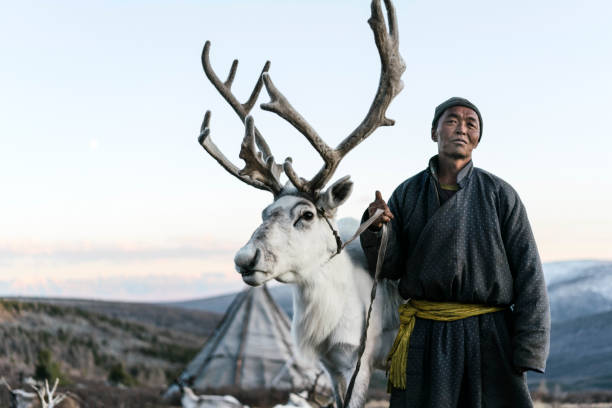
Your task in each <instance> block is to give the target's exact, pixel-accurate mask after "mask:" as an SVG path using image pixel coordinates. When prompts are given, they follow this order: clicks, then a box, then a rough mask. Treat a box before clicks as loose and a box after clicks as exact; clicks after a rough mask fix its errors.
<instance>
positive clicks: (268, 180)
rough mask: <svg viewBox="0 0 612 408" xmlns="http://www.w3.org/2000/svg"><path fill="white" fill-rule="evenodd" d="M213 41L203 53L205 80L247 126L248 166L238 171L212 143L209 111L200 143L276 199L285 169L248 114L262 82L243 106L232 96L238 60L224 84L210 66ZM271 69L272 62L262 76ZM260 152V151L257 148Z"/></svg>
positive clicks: (244, 153)
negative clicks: (282, 171) (275, 157)
mask: <svg viewBox="0 0 612 408" xmlns="http://www.w3.org/2000/svg"><path fill="white" fill-rule="evenodd" d="M209 53H210V41H206V44H205V45H204V50H203V51H202V66H203V67H204V72H205V73H206V76H207V77H208V79H209V80H210V82H212V84H213V85H214V86H215V88H217V91H219V93H220V94H221V95H222V96H223V98H224V99H225V100H226V101H227V102H228V103H229V104H230V106H231V107H232V108H234V111H235V112H236V114H237V115H238V116H239V117H240V119H241V120H242V121H243V122H244V123H245V135H244V139H243V141H242V146H241V149H240V158H241V159H243V160H244V161H245V163H246V165H245V166H244V168H243V169H242V170H240V169H238V167H237V166H235V165H234V164H233V163H232V162H231V161H230V160H228V159H227V157H225V155H223V153H221V151H220V150H219V148H218V147H217V146H216V145H215V144H214V143H213V141H212V140H211V138H210V111H207V112H206V115H204V121H203V122H202V127H201V129H200V137H199V138H198V141H199V142H200V144H201V145H202V147H204V149H205V150H206V151H207V152H208V153H209V154H210V155H211V156H212V157H213V158H214V159H215V160H217V162H219V164H221V166H222V167H223V168H224V169H226V170H227V171H228V172H230V173H231V174H233V175H234V176H236V177H238V178H239V179H240V180H242V181H244V182H245V183H247V184H249V185H251V186H253V187H257V188H260V189H263V190H269V191H271V192H272V193H273V194H274V195H275V196H276V195H277V194H278V193H279V192H280V191H281V189H282V185H281V183H280V173H281V170H282V167H281V166H280V165H278V164H276V163H275V162H274V157H273V156H272V154H271V153H270V148H269V147H268V144H267V143H266V141H265V140H264V138H263V136H262V135H261V134H260V133H259V131H258V130H257V128H256V127H255V125H254V123H253V118H252V117H250V116H249V113H250V112H251V110H252V109H253V106H254V105H255V102H256V101H257V98H258V96H259V93H260V92H261V88H262V78H261V76H260V78H259V79H258V80H257V84H255V88H254V89H253V92H251V96H250V97H249V99H248V100H247V101H246V102H245V103H240V102H239V101H238V99H237V98H236V96H235V95H234V94H233V93H232V91H231V87H232V83H233V82H234V78H235V76H236V70H237V69H238V60H234V62H233V63H232V67H231V68H230V72H229V75H228V77H227V80H226V81H225V82H221V80H220V79H219V77H218V76H217V75H216V74H215V72H214V71H213V69H212V67H211V65H210V56H209ZM269 68H270V61H267V62H266V64H265V65H264V67H263V70H262V74H264V73H265V72H267V71H268V69H269ZM256 145H257V147H258V148H259V150H260V151H257V149H256V147H255V146H256Z"/></svg>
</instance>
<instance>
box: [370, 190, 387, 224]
mask: <svg viewBox="0 0 612 408" xmlns="http://www.w3.org/2000/svg"><path fill="white" fill-rule="evenodd" d="M379 208H380V209H381V210H384V213H382V214H381V215H380V217H378V220H377V221H375V222H374V223H373V224H372V225H370V229H372V230H379V229H381V228H382V226H383V224H386V223H388V222H389V221H391V220H392V219H393V213H391V210H390V209H389V207H388V206H387V203H385V200H383V198H382V195H381V194H380V191H378V190H376V194H375V197H374V201H372V202H371V203H370V205H369V206H368V214H369V216H370V217H371V216H373V215H374V213H375V212H376V210H377V209H379Z"/></svg>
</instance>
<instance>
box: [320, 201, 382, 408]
mask: <svg viewBox="0 0 612 408" xmlns="http://www.w3.org/2000/svg"><path fill="white" fill-rule="evenodd" d="M317 211H318V212H319V215H321V216H322V217H323V218H324V219H325V221H326V222H327V225H329V228H330V229H331V230H332V233H333V234H334V238H335V239H336V245H337V250H336V252H335V253H334V254H333V255H332V256H331V257H330V258H329V260H331V259H332V258H333V257H334V256H336V255H338V254H339V253H340V252H342V250H343V249H344V248H345V247H346V246H347V245H348V244H350V243H351V242H353V241H354V240H355V239H357V237H358V236H360V235H361V234H362V233H363V232H364V231H365V230H366V229H367V228H368V227H369V226H370V225H372V224H373V223H374V221H376V220H377V219H378V217H380V216H381V215H382V213H383V212H384V210H382V209H380V208H378V209H376V212H375V213H374V215H372V216H371V217H370V218H368V219H367V220H366V221H365V222H364V223H363V224H361V225H360V226H359V228H357V231H355V234H353V236H352V237H351V238H349V239H348V240H347V241H345V242H344V243H343V242H342V239H340V234H339V233H338V231H337V230H336V229H334V227H333V226H332V225H331V223H330V222H329V219H328V217H327V216H326V214H325V211H323V210H322V209H320V208H317ZM388 241H389V227H388V226H387V224H383V226H382V234H381V239H380V246H379V247H378V255H377V257H376V271H375V273H374V283H373V285H372V290H371V292H370V306H369V307H368V313H367V316H366V322H365V327H364V328H363V331H362V332H361V339H360V341H359V352H358V354H359V356H358V357H357V365H356V366H355V371H353V375H352V376H351V380H350V382H349V385H348V387H347V389H346V395H345V396H344V402H343V404H342V405H343V407H344V408H346V407H348V406H349V402H350V400H351V395H352V394H353V388H354V386H355V380H356V378H357V374H358V373H359V369H360V368H361V358H362V357H363V353H364V352H365V345H366V341H367V339H368V328H369V327H370V316H371V315H372V305H373V304H374V299H375V298H376V288H377V286H378V280H379V278H380V272H381V270H382V264H383V262H384V260H385V253H386V251H387V242H388ZM329 260H328V261H329ZM339 408H341V407H339Z"/></svg>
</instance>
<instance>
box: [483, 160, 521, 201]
mask: <svg viewBox="0 0 612 408" xmlns="http://www.w3.org/2000/svg"><path fill="white" fill-rule="evenodd" d="M474 176H475V177H476V179H478V182H479V184H481V185H482V186H483V187H484V188H485V189H487V190H492V191H494V192H495V193H497V194H500V195H503V196H506V197H512V198H515V197H518V193H517V192H516V190H515V189H514V187H512V186H511V185H510V183H508V182H507V181H506V180H504V179H502V178H501V177H499V176H496V175H495V174H493V173H491V172H489V171H487V170H484V169H481V168H479V167H474Z"/></svg>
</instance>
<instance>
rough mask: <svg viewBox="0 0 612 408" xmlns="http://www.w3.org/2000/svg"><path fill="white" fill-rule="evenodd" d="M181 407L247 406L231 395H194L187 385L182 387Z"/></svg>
mask: <svg viewBox="0 0 612 408" xmlns="http://www.w3.org/2000/svg"><path fill="white" fill-rule="evenodd" d="M182 392H183V396H182V397H181V405H182V406H183V408H248V406H247V405H242V404H241V403H240V401H238V400H237V399H236V398H234V397H232V396H231V395H225V396H221V395H196V394H195V393H194V392H193V390H192V389H191V388H189V387H185V386H183V387H182Z"/></svg>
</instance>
